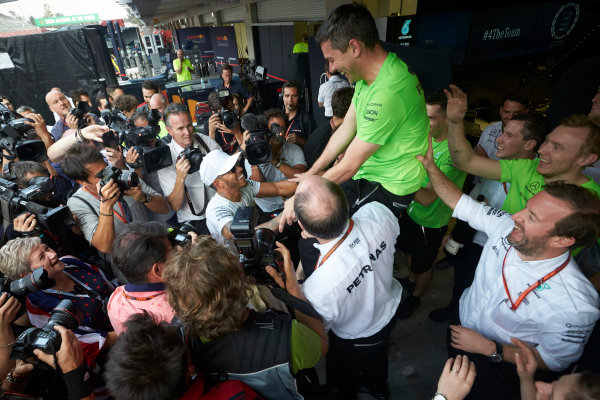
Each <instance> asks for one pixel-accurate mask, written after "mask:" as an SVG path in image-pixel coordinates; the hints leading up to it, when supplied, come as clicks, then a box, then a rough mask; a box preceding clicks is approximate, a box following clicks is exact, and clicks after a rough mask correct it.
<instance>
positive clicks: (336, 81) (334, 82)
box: [317, 75, 350, 117]
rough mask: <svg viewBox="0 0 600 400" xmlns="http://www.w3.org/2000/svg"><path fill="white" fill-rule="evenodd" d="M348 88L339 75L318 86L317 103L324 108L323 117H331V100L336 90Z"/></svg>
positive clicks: (346, 82)
mask: <svg viewBox="0 0 600 400" xmlns="http://www.w3.org/2000/svg"><path fill="white" fill-rule="evenodd" d="M347 86H350V83H349V82H348V81H347V80H346V79H344V78H343V77H342V76H341V75H333V76H332V77H331V78H329V80H328V81H327V82H325V83H324V84H322V85H321V86H319V94H318V95H317V101H318V102H319V103H323V106H324V107H325V116H326V117H333V108H332V106H331V98H332V97H333V94H334V93H335V91H336V90H338V89H341V88H344V87H347Z"/></svg>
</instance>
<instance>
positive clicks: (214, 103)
mask: <svg viewBox="0 0 600 400" xmlns="http://www.w3.org/2000/svg"><path fill="white" fill-rule="evenodd" d="M206 102H207V104H208V108H209V110H210V111H213V112H219V111H220V110H221V107H223V105H222V104H221V99H220V98H219V93H217V92H216V91H214V92H210V93H209V94H208V99H207V100H206Z"/></svg>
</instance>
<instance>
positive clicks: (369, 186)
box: [280, 4, 429, 228]
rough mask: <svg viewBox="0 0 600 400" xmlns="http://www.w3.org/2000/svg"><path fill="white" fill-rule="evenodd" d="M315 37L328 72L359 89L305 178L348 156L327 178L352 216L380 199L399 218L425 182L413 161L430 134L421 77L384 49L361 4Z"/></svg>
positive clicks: (342, 10)
mask: <svg viewBox="0 0 600 400" xmlns="http://www.w3.org/2000/svg"><path fill="white" fill-rule="evenodd" d="M315 39H316V41H317V43H318V44H319V45H320V46H321V50H322V51H323V55H324V56H325V59H326V60H328V61H329V65H330V69H332V70H334V69H335V70H338V71H340V72H343V73H344V74H345V75H346V77H347V78H348V80H349V81H350V82H352V83H355V84H356V89H355V93H354V97H353V99H352V104H351V105H350V108H349V109H348V112H347V113H346V117H345V118H344V122H343V123H342V125H341V126H340V127H339V128H338V130H337V131H336V134H335V135H334V136H332V137H331V139H330V140H329V143H328V144H327V147H326V148H325V150H324V151H323V154H321V156H320V157H319V158H318V159H317V161H316V162H315V163H314V164H313V166H312V168H311V169H310V170H309V171H308V172H306V174H307V175H313V174H319V173H322V172H323V170H324V169H325V168H326V167H327V166H328V165H330V164H331V163H332V162H333V161H334V160H335V159H336V157H338V155H339V154H341V153H342V152H344V151H345V155H344V157H343V158H342V160H341V161H340V162H339V163H338V164H337V165H335V166H334V167H332V168H330V169H329V170H327V171H325V173H324V174H323V177H325V178H327V179H329V180H331V181H333V182H335V183H338V184H341V186H342V189H343V190H344V192H345V193H346V197H347V199H348V203H349V204H350V213H351V214H352V213H354V212H356V211H357V209H358V208H359V207H360V206H362V205H364V204H366V203H368V202H371V201H378V202H380V203H382V204H384V205H386V206H387V207H388V208H389V209H390V210H391V211H392V212H393V213H394V214H395V215H396V216H400V214H401V213H402V211H403V210H404V209H405V208H406V207H407V206H408V205H409V204H410V203H411V201H412V200H413V198H414V195H415V192H416V191H417V190H419V188H420V187H421V184H422V183H423V181H424V180H425V171H424V169H423V167H422V166H421V165H420V163H419V162H418V161H417V160H416V159H415V156H416V155H417V154H425V151H426V150H427V134H428V132H429V121H428V118H427V111H426V109H425V98H424V95H423V90H422V88H421V85H420V83H419V79H418V78H417V76H416V75H415V74H414V73H412V71H410V69H409V68H408V67H407V65H406V64H405V63H404V62H403V61H402V60H401V59H399V58H398V57H397V56H396V55H395V54H391V53H388V52H387V51H385V50H384V49H383V47H382V46H381V43H380V41H379V35H378V32H377V27H376V25H375V21H374V19H373V17H372V16H371V14H370V13H369V11H368V10H367V9H366V7H364V6H363V5H360V4H345V5H342V6H340V7H338V8H336V9H335V10H334V11H333V12H332V13H331V14H330V15H329V16H328V17H327V19H326V20H325V22H324V23H323V25H322V26H321V28H319V31H318V32H317V35H316V37H315ZM350 178H352V179H350ZM299 179H302V177H300V178H299ZM291 205H293V201H288V202H287V203H286V207H285V210H284V213H283V217H284V218H282V222H281V226H280V228H282V227H283V224H284V222H283V221H287V222H288V223H291V222H292V221H293V220H294V214H293V209H292V207H290V206H291Z"/></svg>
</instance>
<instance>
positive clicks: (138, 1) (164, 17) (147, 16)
mask: <svg viewBox="0 0 600 400" xmlns="http://www.w3.org/2000/svg"><path fill="white" fill-rule="evenodd" d="M116 1H117V3H120V4H123V5H126V6H127V7H129V9H130V10H131V12H132V14H133V15H134V16H135V17H136V18H138V19H140V20H142V21H144V22H145V23H146V25H150V26H151V25H154V22H153V21H154V20H155V19H157V20H159V21H160V22H168V21H171V20H174V19H179V18H184V17H187V16H192V15H199V14H203V13H207V12H210V11H211V10H210V1H208V0H207V1H199V0H116Z"/></svg>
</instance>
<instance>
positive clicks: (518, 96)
mask: <svg viewBox="0 0 600 400" xmlns="http://www.w3.org/2000/svg"><path fill="white" fill-rule="evenodd" d="M507 101H514V102H515V103H519V104H522V105H524V106H525V107H529V98H527V96H525V95H524V94H523V93H509V94H507V95H506V96H504V98H503V99H502V106H504V103H506V102H507Z"/></svg>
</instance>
